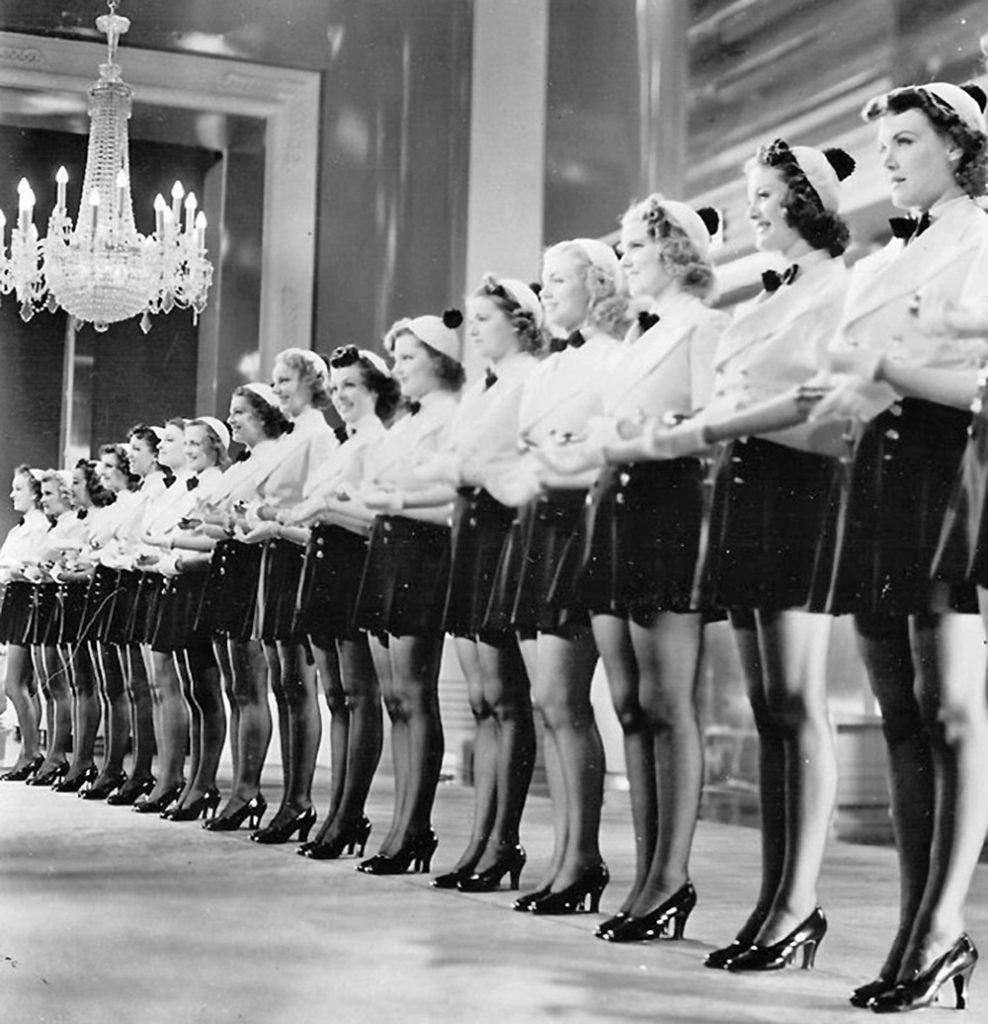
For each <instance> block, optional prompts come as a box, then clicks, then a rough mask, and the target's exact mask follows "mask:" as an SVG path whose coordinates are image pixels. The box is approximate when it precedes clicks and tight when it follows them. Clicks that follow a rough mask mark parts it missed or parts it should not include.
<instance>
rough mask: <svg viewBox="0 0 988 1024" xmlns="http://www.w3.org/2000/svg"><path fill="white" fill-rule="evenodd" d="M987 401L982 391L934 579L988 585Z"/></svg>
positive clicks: (970, 427) (939, 547) (948, 506)
mask: <svg viewBox="0 0 988 1024" xmlns="http://www.w3.org/2000/svg"><path fill="white" fill-rule="evenodd" d="M984 402H985V394H984V390H982V395H981V397H980V398H979V399H978V403H977V406H976V408H977V413H976V415H975V416H974V418H973V419H972V420H971V424H970V426H969V427H968V440H967V446H966V447H965V449H964V457H963V459H962V460H961V466H960V469H959V470H958V474H957V479H956V481H955V482H954V489H953V491H952V493H951V496H950V501H949V502H948V505H947V512H946V515H945V516H944V521H943V530H942V531H941V533H940V542H939V544H938V546H937V552H936V555H935V556H934V558H933V577H934V579H937V580H943V581H945V582H947V583H968V582H970V583H976V584H977V585H978V586H979V587H988V407H986V406H985V405H984Z"/></svg>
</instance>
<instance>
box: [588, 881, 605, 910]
mask: <svg viewBox="0 0 988 1024" xmlns="http://www.w3.org/2000/svg"><path fill="white" fill-rule="evenodd" d="M603 892H604V887H603V886H602V885H601V886H599V887H597V886H595V887H594V888H593V889H591V890H590V891H589V892H588V893H587V903H586V905H587V909H588V910H589V912H590V913H591V914H596V913H597V911H598V910H599V909H600V897H601V895H602V894H603Z"/></svg>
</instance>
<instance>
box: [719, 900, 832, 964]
mask: <svg viewBox="0 0 988 1024" xmlns="http://www.w3.org/2000/svg"><path fill="white" fill-rule="evenodd" d="M826 934H827V919H826V917H825V916H824V913H823V910H821V909H820V907H817V908H816V909H815V910H814V911H813V913H811V914H810V915H809V917H807V918H806V919H805V920H803V921H801V922H800V923H799V924H798V925H796V927H795V928H793V930H792V931H791V932H790V933H789V934H788V935H786V936H785V937H784V938H781V939H779V941H778V942H773V943H771V944H770V945H767V946H766V945H762V944H760V943H755V944H754V945H753V946H752V947H751V948H750V949H748V950H746V951H745V952H744V953H740V954H739V955H738V956H736V957H735V958H734V959H733V960H731V962H730V963H729V964H728V965H727V969H728V970H729V971H778V970H781V969H782V968H783V967H788V966H789V965H790V964H791V963H793V962H794V961H795V959H796V956H797V955H798V954H799V953H800V952H802V954H803V965H802V966H803V970H809V969H810V968H811V967H812V966H813V963H814V961H815V960H816V951H817V949H818V948H819V946H820V943H821V942H822V941H823V937H824V935H826Z"/></svg>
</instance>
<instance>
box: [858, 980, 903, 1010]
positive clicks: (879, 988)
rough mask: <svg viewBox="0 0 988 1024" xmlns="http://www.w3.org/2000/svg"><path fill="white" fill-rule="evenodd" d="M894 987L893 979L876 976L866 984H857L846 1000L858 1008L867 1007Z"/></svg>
mask: <svg viewBox="0 0 988 1024" xmlns="http://www.w3.org/2000/svg"><path fill="white" fill-rule="evenodd" d="M894 988H895V981H893V980H892V979H891V978H883V977H881V976H879V977H877V978H876V979H875V980H874V981H869V982H868V983H867V984H864V985H859V986H858V987H857V988H856V989H855V990H854V991H853V992H852V993H851V995H850V997H849V998H848V1000H847V1001H848V1002H849V1003H850V1004H851V1005H852V1006H856V1007H858V1009H861V1010H864V1009H867V1008H868V1007H869V1006H871V1004H872V1003H873V1002H874V1001H875V1000H876V999H877V998H878V997H879V996H880V995H884V994H885V993H886V992H891V991H892V989H894Z"/></svg>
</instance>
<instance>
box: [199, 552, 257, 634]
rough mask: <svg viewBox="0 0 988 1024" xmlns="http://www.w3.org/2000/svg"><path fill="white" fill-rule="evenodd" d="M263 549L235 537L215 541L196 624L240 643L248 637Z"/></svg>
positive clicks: (207, 630)
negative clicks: (233, 538) (217, 542)
mask: <svg viewBox="0 0 988 1024" xmlns="http://www.w3.org/2000/svg"><path fill="white" fill-rule="evenodd" d="M263 553H264V548H263V546H262V545H260V544H243V543H241V542H240V541H238V540H223V541H220V543H219V544H217V545H216V547H215V548H214V549H213V554H212V557H211V558H210V560H209V572H208V578H207V581H206V586H205V589H204V591H203V599H202V602H201V604H200V605H199V612H198V617H197V627H198V628H200V629H203V630H205V631H206V632H208V633H211V634H213V635H214V636H225V637H229V638H230V639H231V640H238V641H240V642H241V643H246V642H247V641H248V640H250V639H251V637H252V636H253V635H254V624H255V620H256V616H257V588H258V584H259V581H260V578H261V556H262V555H263Z"/></svg>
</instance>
